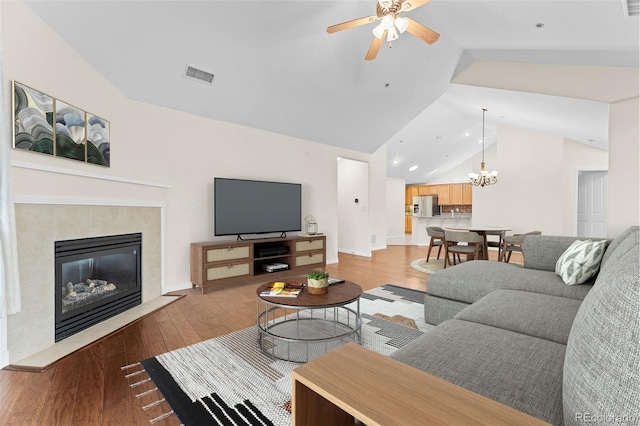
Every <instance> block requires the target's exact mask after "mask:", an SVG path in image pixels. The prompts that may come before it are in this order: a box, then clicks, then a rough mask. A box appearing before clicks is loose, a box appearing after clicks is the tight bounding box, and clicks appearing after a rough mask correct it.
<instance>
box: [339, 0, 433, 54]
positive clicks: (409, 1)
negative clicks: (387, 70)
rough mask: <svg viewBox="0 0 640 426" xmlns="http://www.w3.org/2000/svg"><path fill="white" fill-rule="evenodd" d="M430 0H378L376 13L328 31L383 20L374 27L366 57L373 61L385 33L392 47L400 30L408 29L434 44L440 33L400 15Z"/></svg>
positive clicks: (410, 32)
mask: <svg viewBox="0 0 640 426" xmlns="http://www.w3.org/2000/svg"><path fill="white" fill-rule="evenodd" d="M428 2H429V0H378V3H377V5H376V14H375V15H373V16H366V17H364V18H358V19H354V20H352V21H347V22H343V23H341V24H336V25H332V26H330V27H328V28H327V32H328V33H329V34H333V33H336V32H338V31H342V30H347V29H349V28H355V27H359V26H360V25H365V24H368V23H371V22H375V21H381V22H380V23H379V24H378V25H377V26H376V27H375V28H374V29H373V35H374V38H373V41H372V42H371V46H369V51H368V52H367V55H366V56H365V57H364V59H366V60H367V61H371V60H373V59H375V58H376V56H377V55H378V51H379V50H380V46H382V43H383V41H384V38H385V35H386V37H387V41H388V42H389V47H391V42H392V41H394V40H396V39H397V38H398V31H399V32H400V33H401V34H402V33H404V32H405V31H408V32H409V34H413V35H414V36H416V37H418V38H419V39H421V40H422V41H424V42H426V43H429V44H433V43H435V42H436V41H437V40H438V38H439V37H440V34H438V33H437V32H435V31H433V30H432V29H431V28H427V27H425V26H424V25H422V24H420V23H418V22H416V21H414V20H413V19H411V18H404V17H402V16H400V14H401V13H402V12H409V11H411V10H414V9H417V8H418V7H420V6H422V5H423V4H425V3H428Z"/></svg>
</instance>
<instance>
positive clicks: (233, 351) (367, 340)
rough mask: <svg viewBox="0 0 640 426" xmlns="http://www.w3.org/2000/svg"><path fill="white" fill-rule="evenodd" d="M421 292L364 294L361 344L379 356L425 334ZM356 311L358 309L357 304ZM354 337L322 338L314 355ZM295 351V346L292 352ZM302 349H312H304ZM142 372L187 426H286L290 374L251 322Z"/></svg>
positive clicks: (150, 363) (391, 289)
mask: <svg viewBox="0 0 640 426" xmlns="http://www.w3.org/2000/svg"><path fill="white" fill-rule="evenodd" d="M423 303H424V293H423V292H420V291H415V290H408V289H404V288H401V287H397V286H394V285H390V284H387V285H385V286H382V287H376V288H374V289H371V290H369V291H367V292H365V293H363V295H362V297H361V299H360V312H361V316H362V322H363V325H362V333H361V345H362V346H364V347H366V348H369V349H371V350H373V351H375V352H378V353H380V354H383V355H390V354H391V353H393V352H395V351H396V350H397V349H398V348H400V347H402V346H404V345H406V344H407V343H409V342H411V341H412V340H413V339H415V338H416V337H418V336H420V335H422V334H423V333H424V332H425V331H427V330H428V329H430V328H431V327H432V326H430V325H429V324H426V323H425V321H424V305H423ZM354 308H355V307H354ZM346 341H352V339H351V338H348V339H345V341H340V342H332V343H326V344H325V343H322V344H319V345H318V346H317V347H313V348H311V352H312V354H311V356H310V357H309V359H313V358H314V357H316V356H321V355H322V354H324V353H326V352H327V351H330V350H332V349H335V348H336V347H338V346H341V345H342V344H344V343H346ZM293 350H295V349H293ZM304 350H309V349H308V348H307V347H306V346H305V349H304ZM141 364H142V365H143V367H144V369H145V371H146V372H147V374H149V376H150V377H151V379H152V380H153V382H154V383H155V385H156V386H157V387H158V389H159V390H160V392H161V393H162V395H163V397H164V398H165V399H166V400H167V402H168V403H169V405H170V406H171V408H172V409H173V411H174V413H175V414H176V415H177V416H178V418H179V419H180V422H181V423H182V424H184V425H187V426H190V425H204V424H222V425H289V424H291V414H290V402H291V377H290V374H291V371H292V370H293V369H294V368H296V367H298V366H299V365H300V364H299V363H293V362H287V361H280V360H274V359H273V358H271V357H270V356H267V355H265V354H263V353H262V351H261V350H260V348H259V346H258V332H257V328H256V327H248V328H245V329H242V330H239V331H236V332H233V333H229V334H226V335H223V336H220V337H216V338H214V339H209V340H206V341H203V342H200V343H196V344H194V345H190V346H186V347H184V348H181V349H178V350H175V351H171V352H167V353H165V354H162V355H159V356H157V357H153V358H150V359H147V360H145V361H142V362H141Z"/></svg>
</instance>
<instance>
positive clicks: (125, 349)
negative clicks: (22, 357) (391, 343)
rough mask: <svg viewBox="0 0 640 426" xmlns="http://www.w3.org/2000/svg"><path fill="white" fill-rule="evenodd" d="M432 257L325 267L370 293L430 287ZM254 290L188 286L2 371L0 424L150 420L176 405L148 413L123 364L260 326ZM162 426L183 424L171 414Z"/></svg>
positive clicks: (343, 259)
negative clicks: (125, 321)
mask: <svg viewBox="0 0 640 426" xmlns="http://www.w3.org/2000/svg"><path fill="white" fill-rule="evenodd" d="M425 254H426V248H425V247H417V246H389V247H388V248H387V249H385V250H379V251H376V252H374V253H373V256H372V257H371V258H365V257H359V256H354V255H348V254H340V255H339V263H338V264H334V265H328V266H327V268H326V270H327V271H328V272H329V273H330V274H331V275H332V276H335V277H341V278H345V279H348V280H350V281H354V282H357V283H358V284H360V285H361V286H362V288H363V289H365V290H368V289H371V288H373V287H377V286H381V285H384V284H396V285H399V286H403V287H407V288H413V289H418V290H423V291H424V290H425V278H426V275H425V274H423V273H421V272H418V271H416V270H414V269H412V268H411V267H410V266H409V264H410V263H411V261H412V260H415V259H418V258H420V257H422V256H425ZM493 257H496V256H495V255H494V256H492V258H493ZM255 289H256V284H247V285H237V284H236V285H230V286H221V287H220V288H216V289H211V290H209V291H208V292H207V293H206V294H204V295H202V294H201V291H200V289H189V290H183V291H180V292H177V294H184V295H186V297H183V298H182V299H180V300H178V301H177V302H175V303H172V304H171V305H169V306H167V307H166V308H164V309H161V310H159V311H157V312H155V313H153V314H152V315H150V316H148V317H146V318H144V319H142V320H139V321H137V322H135V323H133V324H131V325H129V326H128V327H126V328H124V329H122V330H120V331H119V332H117V333H114V334H112V335H110V336H108V337H106V338H104V339H102V340H100V341H98V342H96V343H94V344H92V345H90V346H88V347H86V348H84V349H82V350H80V351H77V352H75V353H73V354H72V355H70V356H68V357H67V358H64V359H62V360H61V361H59V362H57V363H56V364H54V365H53V366H52V367H51V368H49V369H47V370H45V371H44V372H42V373H26V372H17V371H7V370H0V425H148V424H149V420H150V419H152V418H155V417H157V416H160V415H161V414H162V413H165V412H167V411H169V410H170V408H169V407H168V405H167V404H166V403H163V404H161V405H159V406H156V407H153V408H151V409H149V410H147V411H143V410H142V408H141V407H142V406H144V405H146V404H149V403H151V402H153V401H155V400H157V394H155V393H154V394H152V395H147V396H144V397H141V398H136V395H137V394H140V393H142V392H143V391H145V390H148V389H152V388H153V384H152V383H145V384H143V385H141V386H138V387H136V388H133V389H131V388H129V385H128V383H127V380H126V379H125V377H124V376H125V372H123V371H122V370H121V368H120V367H122V366H125V365H129V364H133V363H135V362H138V361H140V360H143V359H146V358H149V357H152V356H155V355H158V354H161V353H163V352H167V351H171V350H174V349H178V348H180V347H183V346H186V345H190V344H192V343H196V342H199V341H202V340H206V339H210V338H212V337H216V336H220V335H222V334H226V333H229V332H231V331H235V330H239V329H241V328H245V327H248V326H251V325H254V324H255V321H256V300H255V297H256V296H255ZM134 370H135V369H132V371H134ZM136 381H138V379H137V378H131V379H130V382H131V383H135V382H136ZM155 424H157V425H177V424H179V422H178V420H177V418H176V417H175V416H171V417H169V418H167V419H165V420H162V421H160V422H158V423H155Z"/></svg>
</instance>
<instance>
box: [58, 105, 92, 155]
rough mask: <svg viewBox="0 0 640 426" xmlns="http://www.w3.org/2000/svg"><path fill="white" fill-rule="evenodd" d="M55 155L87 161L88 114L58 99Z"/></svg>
mask: <svg viewBox="0 0 640 426" xmlns="http://www.w3.org/2000/svg"><path fill="white" fill-rule="evenodd" d="M54 108H55V120H56V130H55V147H56V149H55V155H56V157H63V158H71V159H73V160H78V161H86V146H87V145H86V134H87V132H86V121H85V120H86V113H85V112H84V111H82V110H81V109H79V108H76V107H74V106H72V105H69V104H67V103H65V102H62V101H61V100H58V99H56V101H55V103H54Z"/></svg>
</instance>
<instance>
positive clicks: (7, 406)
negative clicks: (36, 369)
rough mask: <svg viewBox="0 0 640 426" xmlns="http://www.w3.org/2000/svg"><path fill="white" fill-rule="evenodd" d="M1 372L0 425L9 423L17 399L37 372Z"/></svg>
mask: <svg viewBox="0 0 640 426" xmlns="http://www.w3.org/2000/svg"><path fill="white" fill-rule="evenodd" d="M2 373H3V377H4V378H3V380H2V382H0V425H6V424H9V418H10V417H11V413H12V412H13V409H14V407H15V405H16V403H17V402H18V400H19V399H20V398H21V397H22V394H23V392H24V391H25V389H26V387H27V383H28V382H29V381H31V380H32V379H33V378H34V377H33V376H34V375H35V374H38V373H22V372H17V371H6V370H5V371H3V372H2Z"/></svg>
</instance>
